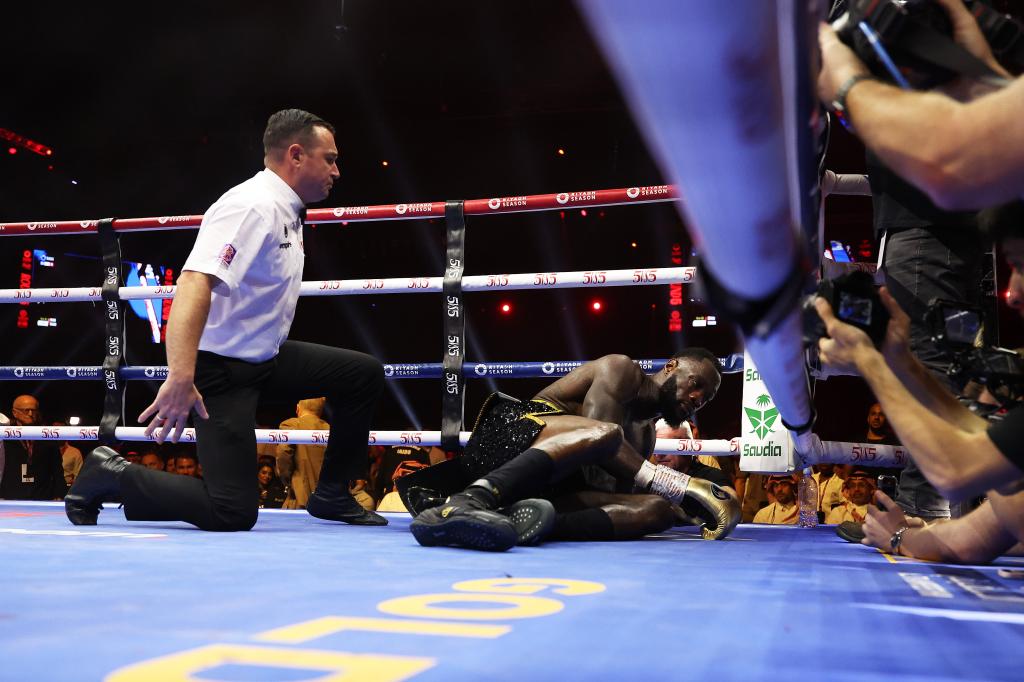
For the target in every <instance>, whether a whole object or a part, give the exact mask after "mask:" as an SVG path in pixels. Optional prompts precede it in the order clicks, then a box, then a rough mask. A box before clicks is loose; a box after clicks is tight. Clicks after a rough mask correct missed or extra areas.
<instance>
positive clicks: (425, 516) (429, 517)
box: [409, 487, 519, 552]
mask: <svg viewBox="0 0 1024 682" xmlns="http://www.w3.org/2000/svg"><path fill="white" fill-rule="evenodd" d="M475 492H478V491H475V490H473V489H472V487H471V488H470V489H469V490H467V491H464V492H461V493H457V494H455V495H452V496H451V497H449V498H448V500H447V501H446V502H445V503H444V504H442V505H441V506H439V507H434V508H433V509H426V510H424V511H422V512H420V514H419V515H418V516H417V517H416V518H415V519H413V522H412V523H410V524H409V530H410V531H411V532H412V535H413V537H414V538H416V542H418V543H420V544H421V545H423V546H424V547H437V546H440V547H465V548H467V549H479V550H483V551H485V552H504V551H505V550H507V549H511V548H512V547H514V546H515V544H516V541H517V540H518V539H519V533H518V531H517V529H516V526H515V524H513V522H512V520H511V519H510V518H509V517H507V516H505V515H503V514H500V513H498V512H496V511H493V510H492V509H490V508H489V506H490V505H489V504H488V503H487V502H486V501H484V500H481V499H479V498H478V497H477V496H476V495H474V493H475Z"/></svg>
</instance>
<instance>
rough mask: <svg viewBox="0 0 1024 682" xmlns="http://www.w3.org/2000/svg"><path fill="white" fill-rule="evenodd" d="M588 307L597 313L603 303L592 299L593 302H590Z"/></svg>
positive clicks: (602, 306)
mask: <svg viewBox="0 0 1024 682" xmlns="http://www.w3.org/2000/svg"><path fill="white" fill-rule="evenodd" d="M590 308H591V310H593V311H594V312H595V313H599V312H601V310H602V309H603V308H604V304H603V303H601V301H593V302H592V303H591V304H590Z"/></svg>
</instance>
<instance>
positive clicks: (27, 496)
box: [0, 395, 67, 500]
mask: <svg viewBox="0 0 1024 682" xmlns="http://www.w3.org/2000/svg"><path fill="white" fill-rule="evenodd" d="M13 408H14V410H13V414H12V416H13V417H14V424H13V425H12V427H11V428H13V429H17V427H19V426H38V425H39V401H38V400H36V399H35V398H34V397H32V396H30V395H19V396H18V397H17V398H15V399H14V405H13ZM4 445H5V448H4V450H5V451H6V458H5V460H4V471H3V478H2V480H0V498H3V499H5V500H59V499H61V498H63V497H64V494H65V493H66V492H67V484H66V483H65V482H64V466H63V465H62V464H61V457H60V449H59V447H58V444H57V443H56V442H53V441H45V440H7V441H5V442H4Z"/></svg>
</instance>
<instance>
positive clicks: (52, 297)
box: [0, 267, 697, 303]
mask: <svg viewBox="0 0 1024 682" xmlns="http://www.w3.org/2000/svg"><path fill="white" fill-rule="evenodd" d="M696 277H697V269H696V268H694V267H674V268H637V269H632V270H581V271H578V272H524V273H519V274H511V275H509V274H498V275H470V276H468V277H464V278H463V279H462V290H463V291H513V290H521V289H574V288H590V287H597V288H600V287H620V286H650V285H652V284H653V285H657V284H689V283H691V282H693V281H694V280H695V279H696ZM443 281H444V278H443V277H393V278H387V279H329V280H315V281H309V282H303V283H302V286H301V288H300V290H299V295H300V296H347V295H358V294H399V293H410V294H412V293H426V292H436V293H439V292H440V291H441V290H442V283H443ZM174 291H175V287H173V286H145V287H120V288H119V289H118V292H119V296H120V298H121V300H123V301H137V300H146V299H160V298H174ZM99 300H102V289H101V288H100V287H72V288H57V289H53V288H41V289H0V303H71V302H80V301H99Z"/></svg>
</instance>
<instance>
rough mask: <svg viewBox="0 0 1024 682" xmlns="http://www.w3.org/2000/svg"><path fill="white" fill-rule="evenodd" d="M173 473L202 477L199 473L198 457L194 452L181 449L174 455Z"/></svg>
mask: <svg viewBox="0 0 1024 682" xmlns="http://www.w3.org/2000/svg"><path fill="white" fill-rule="evenodd" d="M174 473H176V474H179V475H181V476H191V477H192V478H202V476H200V475H199V458H198V457H196V453H194V452H190V451H188V450H181V451H179V452H178V453H177V455H175V457H174Z"/></svg>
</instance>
